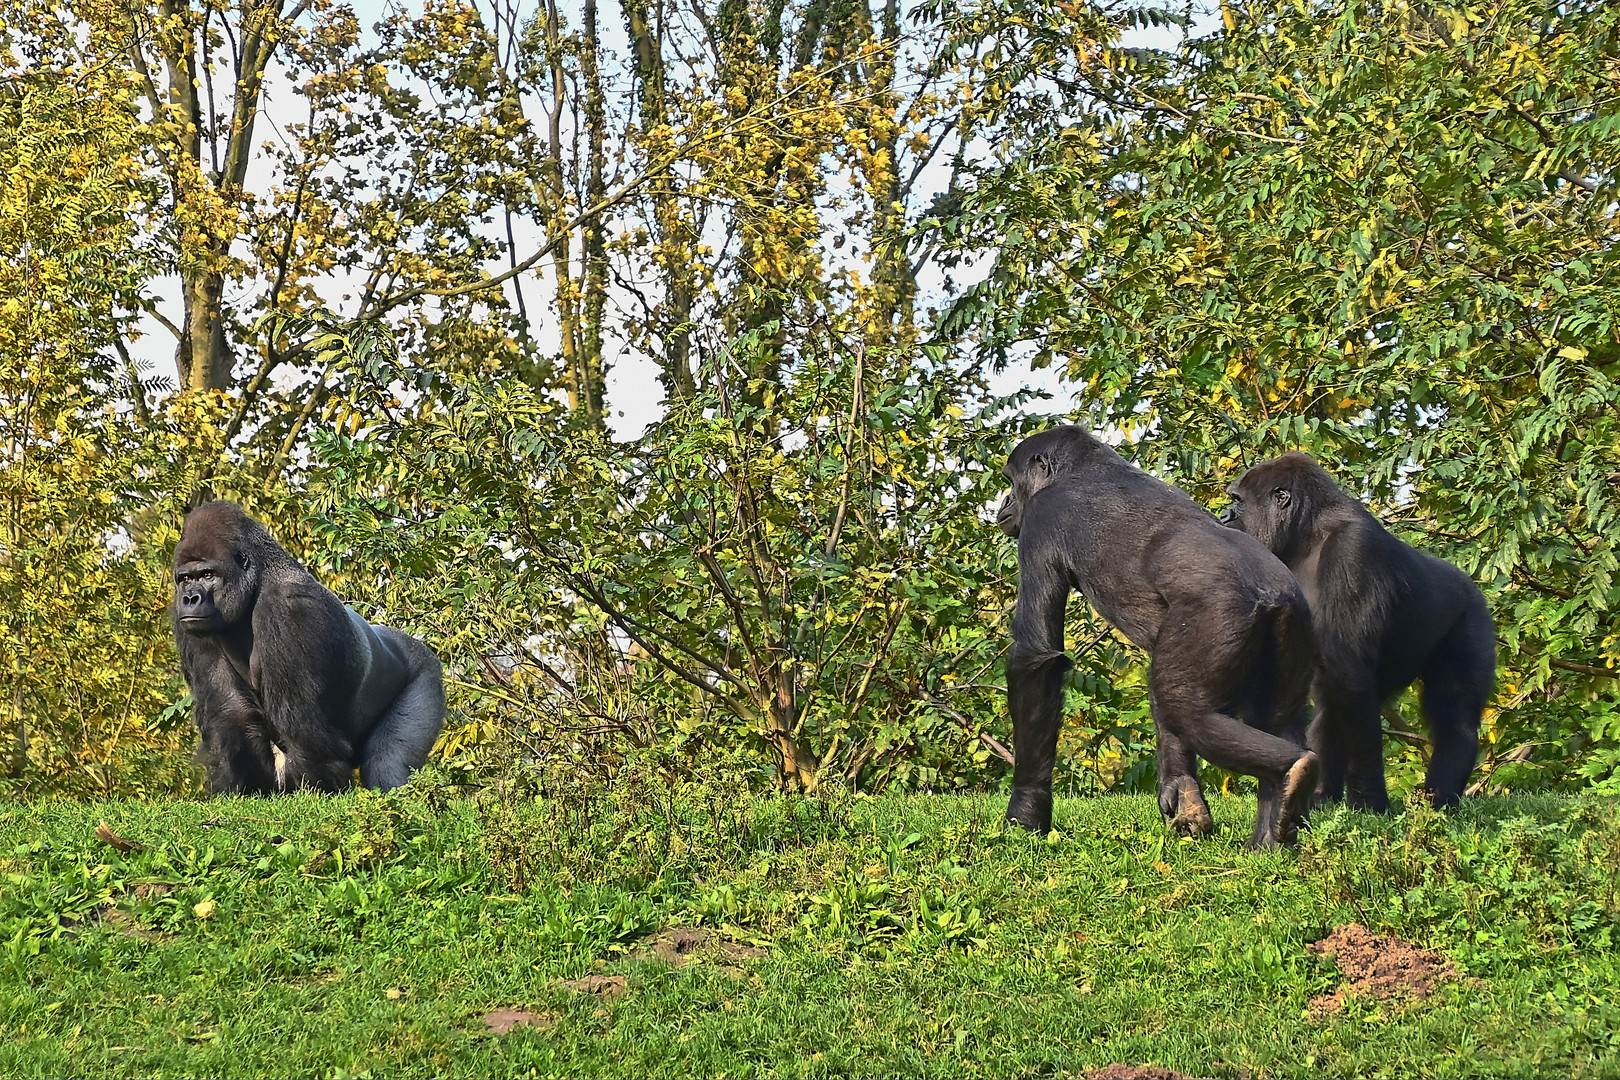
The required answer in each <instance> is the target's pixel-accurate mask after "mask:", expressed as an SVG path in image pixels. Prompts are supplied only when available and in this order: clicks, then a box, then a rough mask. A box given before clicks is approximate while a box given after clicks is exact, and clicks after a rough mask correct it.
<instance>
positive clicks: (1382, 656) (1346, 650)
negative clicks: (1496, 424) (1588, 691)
mask: <svg viewBox="0 0 1620 1080" xmlns="http://www.w3.org/2000/svg"><path fill="white" fill-rule="evenodd" d="M1227 492H1228V493H1229V494H1230V495H1231V496H1232V506H1231V509H1230V510H1228V511H1227V517H1226V520H1227V522H1228V524H1231V525H1232V526H1234V527H1235V528H1239V529H1242V530H1243V531H1244V532H1246V533H1248V534H1249V535H1250V536H1253V537H1255V538H1256V539H1258V540H1259V541H1260V542H1261V543H1263V544H1265V545H1266V546H1267V547H1269V548H1270V549H1271V550H1272V551H1274V552H1276V553H1277V556H1278V557H1279V558H1281V559H1282V561H1283V562H1285V563H1287V564H1288V567H1289V569H1291V570H1293V572H1294V576H1295V577H1297V578H1299V583H1300V585H1301V586H1303V587H1304V589H1305V595H1306V597H1307V598H1308V599H1309V600H1310V603H1311V618H1312V622H1313V623H1314V624H1315V627H1316V636H1317V640H1318V642H1319V643H1320V645H1321V651H1322V666H1321V669H1320V671H1319V673H1318V675H1317V679H1316V688H1315V697H1316V706H1317V716H1316V719H1315V720H1314V721H1312V723H1311V727H1310V733H1309V736H1308V742H1309V745H1310V747H1311V749H1312V750H1314V751H1316V753H1317V755H1318V756H1319V757H1320V758H1321V759H1322V775H1321V780H1320V786H1319V788H1318V797H1319V798H1321V799H1337V798H1340V797H1341V796H1342V797H1345V799H1346V801H1347V802H1348V803H1349V804H1350V805H1351V806H1354V807H1358V808H1361V809H1367V810H1379V811H1382V810H1385V809H1388V807H1389V795H1388V793H1387V792H1386V791H1385V790H1384V755H1383V725H1382V722H1381V721H1380V720H1379V710H1380V707H1381V706H1382V704H1383V702H1384V701H1385V700H1386V699H1387V698H1389V697H1390V696H1391V695H1392V694H1395V693H1398V692H1399V691H1401V690H1403V689H1405V688H1406V687H1407V686H1410V685H1411V684H1412V683H1413V682H1414V681H1416V680H1418V679H1422V680H1423V713H1424V715H1425V716H1426V717H1427V718H1428V721H1429V738H1430V741H1431V742H1433V744H1434V756H1433V758H1432V760H1431V761H1430V762H1429V776H1428V781H1427V785H1426V786H1427V788H1428V790H1429V792H1430V793H1431V794H1432V795H1433V796H1434V801H1435V804H1436V805H1439V806H1451V805H1454V804H1455V803H1456V802H1457V800H1458V799H1460V798H1461V797H1462V793H1463V788H1464V786H1465V785H1466V784H1467V782H1468V773H1469V771H1470V770H1472V769H1473V767H1474V758H1475V756H1476V755H1477V754H1478V753H1479V718H1480V713H1481V712H1483V711H1484V709H1485V703H1486V702H1487V701H1488V700H1489V699H1490V696H1491V688H1492V686H1493V684H1494V682H1495V678H1496V632H1495V629H1494V628H1493V627H1492V625H1491V615H1490V611H1489V609H1487V608H1486V606H1485V597H1484V596H1483V595H1482V594H1481V593H1480V591H1479V586H1477V585H1475V584H1474V582H1473V580H1472V579H1471V578H1469V576H1468V575H1467V574H1465V573H1463V572H1462V571H1461V570H1459V569H1457V568H1456V567H1455V566H1452V565H1451V564H1450V563H1448V562H1442V561H1441V560H1439V559H1436V558H1435V557H1433V556H1432V555H1425V554H1423V553H1422V552H1421V551H1417V550H1416V549H1414V548H1411V547H1409V546H1407V545H1406V544H1403V543H1402V542H1401V541H1399V540H1397V539H1396V538H1395V537H1393V536H1391V535H1390V534H1389V533H1388V532H1386V531H1385V530H1384V527H1383V526H1382V525H1380V524H1379V523H1378V520H1377V519H1376V518H1374V517H1373V516H1372V515H1371V514H1370V513H1368V512H1367V510H1366V508H1365V507H1363V506H1362V505H1361V504H1360V503H1358V502H1357V501H1356V500H1354V499H1352V498H1351V497H1350V496H1348V495H1346V494H1345V493H1344V492H1343V491H1340V490H1339V487H1338V485H1336V484H1335V483H1334V482H1333V479H1332V478H1331V477H1330V476H1328V474H1327V473H1326V472H1325V471H1324V470H1323V469H1322V467H1321V466H1320V465H1318V464H1317V463H1316V462H1314V461H1312V460H1311V459H1310V458H1309V457H1307V456H1306V455H1304V454H1301V453H1297V452H1295V453H1290V454H1284V455H1283V456H1282V457H1279V458H1275V459H1273V460H1271V461H1264V462H1261V463H1260V464H1259V465H1256V466H1255V467H1254V468H1252V469H1250V470H1249V471H1248V472H1246V473H1244V474H1243V475H1242V476H1241V477H1239V478H1238V479H1237V480H1236V481H1235V482H1234V483H1232V484H1231V485H1230V486H1229V487H1228V488H1227ZM1346 788H1348V791H1346Z"/></svg>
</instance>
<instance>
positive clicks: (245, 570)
mask: <svg viewBox="0 0 1620 1080" xmlns="http://www.w3.org/2000/svg"><path fill="white" fill-rule="evenodd" d="M174 581H175V593H174V608H173V612H172V619H173V623H174V632H175V643H176V645H177V646H178V647H179V650H180V666H181V670H182V671H184V673H185V676H186V683H187V685H189V686H190V687H191V695H192V700H193V715H194V716H195V718H196V723H197V729H198V731H199V733H200V734H201V737H202V747H201V756H202V759H203V762H204V764H205V765H206V767H207V769H208V782H209V787H210V789H211V790H212V791H213V792H214V793H215V794H225V793H242V794H247V793H261V794H267V793H270V792H273V791H293V790H296V789H298V788H304V787H307V788H312V789H314V790H317V791H341V790H342V789H344V788H346V787H348V786H349V782H350V779H351V776H352V773H353V770H354V769H355V768H356V767H358V768H359V769H360V780H361V782H362V783H364V784H365V785H367V786H368V787H377V788H382V789H384V790H387V789H389V788H395V787H398V786H400V785H401V784H403V783H405V781H406V780H408V779H409V778H410V773H411V770H412V769H415V768H417V767H418V766H420V765H421V764H422V763H423V762H424V761H426V760H427V756H428V753H429V751H431V750H432V748H433V742H434V740H435V739H437V738H438V735H439V729H440V728H441V727H442V726H443V724H444V667H443V665H442V664H441V663H440V662H439V658H438V657H437V656H436V655H434V653H433V652H432V650H430V649H429V648H428V647H427V646H426V645H424V644H422V643H421V642H420V641H418V640H416V639H415V638H413V637H411V636H410V635H408V634H402V633H400V632H399V631H397V630H391V629H389V628H388V627H385V626H374V625H372V624H371V623H368V622H367V621H366V620H365V619H363V618H361V617H360V616H359V615H357V614H355V612H354V611H352V610H350V609H349V608H347V607H345V606H344V605H343V603H342V601H340V600H339V599H338V598H337V597H336V596H334V595H332V593H331V592H330V591H328V590H327V589H326V588H325V587H324V586H322V585H321V584H320V582H318V581H316V580H315V579H314V578H313V577H312V576H310V574H309V572H308V571H307V570H305V569H304V568H303V567H302V566H300V565H299V564H298V563H297V561H296V560H294V559H293V558H292V556H290V555H288V554H287V552H286V551H284V550H283V549H282V547H281V545H280V544H278V543H276V541H275V539H274V538H273V537H272V536H271V535H270V533H269V531H268V530H266V529H265V527H264V526H263V525H261V524H259V523H258V522H257V521H254V520H253V519H252V518H250V517H248V516H247V515H246V514H244V513H243V512H242V508H241V507H239V506H237V505H236V504H235V503H232V502H224V501H219V502H210V503H205V504H203V505H202V506H199V507H198V508H197V509H196V510H193V511H192V512H191V514H190V515H189V516H188V517H187V518H186V525H185V532H184V535H183V536H182V537H181V539H180V546H179V547H178V548H176V549H175V553H174ZM278 750H279V751H280V757H279V760H278V756H277V753H276V751H278Z"/></svg>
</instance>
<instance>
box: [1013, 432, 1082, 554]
mask: <svg viewBox="0 0 1620 1080" xmlns="http://www.w3.org/2000/svg"><path fill="white" fill-rule="evenodd" d="M1100 445H1101V444H1100V443H1098V442H1097V441H1096V439H1095V438H1093V437H1092V436H1091V435H1090V434H1088V433H1087V432H1086V431H1085V429H1084V428H1079V427H1075V426H1074V425H1072V424H1068V425H1064V426H1062V427H1055V428H1052V429H1051V430H1050V431H1043V432H1041V433H1040V434H1039V435H1031V436H1030V437H1029V438H1027V439H1025V440H1024V441H1023V442H1021V443H1019V444H1018V445H1017V446H1016V447H1014V448H1013V452H1012V454H1010V455H1009V456H1008V458H1007V465H1006V467H1005V468H1004V469H1002V470H1001V475H1002V477H1003V478H1005V479H1006V481H1007V483H1008V484H1010V485H1011V486H1012V488H1011V490H1010V491H1008V492H1007V497H1006V498H1004V499H1002V500H1001V507H1000V509H998V510H997V511H996V525H997V526H998V527H999V528H1000V529H1001V531H1002V532H1004V533H1006V534H1007V535H1008V536H1010V537H1012V538H1013V539H1014V540H1016V539H1018V533H1019V531H1020V530H1022V529H1023V527H1024V510H1025V509H1026V508H1027V507H1028V506H1029V501H1030V500H1031V499H1033V498H1034V497H1035V496H1036V495H1037V494H1038V493H1040V492H1042V491H1044V490H1045V489H1047V488H1048V487H1051V486H1052V484H1053V483H1055V482H1056V481H1057V480H1058V479H1060V478H1061V477H1064V476H1067V475H1068V474H1069V473H1070V472H1072V471H1073V470H1074V468H1075V467H1076V466H1077V465H1078V464H1079V463H1080V461H1081V460H1082V459H1084V458H1085V456H1086V454H1087V452H1088V451H1089V450H1092V449H1094V448H1095V447H1097V446H1100Z"/></svg>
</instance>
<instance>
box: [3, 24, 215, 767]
mask: <svg viewBox="0 0 1620 1080" xmlns="http://www.w3.org/2000/svg"><path fill="white" fill-rule="evenodd" d="M17 62H18V58H17V57H16V55H15V54H12V53H9V52H7V53H3V54H0V71H4V72H5V74H4V76H3V77H0V176H3V177H4V178H5V179H4V181H3V184H0V298H3V299H0V612H3V615H0V672H3V675H0V679H3V683H4V685H3V688H0V710H4V713H5V715H6V718H7V723H6V728H7V734H8V735H9V740H8V741H9V743H10V745H9V746H8V748H7V750H6V753H5V757H4V767H3V769H4V774H5V776H6V778H7V779H8V780H9V781H10V784H9V786H10V788H11V790H12V791H13V792H42V791H56V792H75V793H96V794H108V793H112V792H131V791H141V790H171V789H173V788H174V787H176V786H179V787H184V786H185V785H186V783H187V782H188V779H189V775H188V769H187V766H186V762H185V757H184V755H183V753H181V752H180V750H181V747H182V746H183V743H184V739H183V731H182V726H183V723H184V716H183V714H182V713H179V712H178V711H176V710H169V711H167V712H166V711H165V709H164V707H165V705H167V704H168V702H169V701H170V700H171V699H172V697H173V695H174V693H175V683H176V680H175V679H174V678H173V672H172V669H171V668H170V667H169V666H168V665H166V664H164V663H163V654H164V652H165V651H166V649H167V644H166V641H165V639H166V637H167V633H166V631H167V625H166V624H167V620H166V619H165V617H164V606H165V593H164V582H163V574H162V569H161V567H160V566H155V565H153V564H152V563H151V562H150V561H148V560H146V559H144V558H142V557H141V553H140V552H139V551H135V550H131V549H130V548H129V546H128V545H127V544H125V545H123V546H122V547H119V546H118V545H114V544H110V543H109V540H110V539H116V538H117V537H119V536H120V535H121V534H123V530H124V529H125V527H126V526H128V525H129V524H130V522H131V520H132V517H133V515H134V513H135V511H136V510H137V509H138V508H141V507H143V506H144V504H145V503H146V501H147V500H148V499H149V498H151V497H152V494H153V492H152V482H153V480H154V479H156V480H158V481H159V483H161V480H162V479H163V478H164V476H163V469H164V466H163V465H162V464H161V460H162V459H161V456H160V453H156V452H153V451H154V450H159V449H160V448H156V447H153V446H152V445H151V444H149V443H148V442H147V440H146V439H145V438H144V437H143V425H144V423H145V422H146V421H147V420H149V419H150V417H138V416H136V415H135V414H134V412H133V410H132V409H130V408H128V407H126V408H125V409H123V410H118V409H112V408H108V407H107V402H108V401H109V400H115V399H116V398H118V397H120V396H123V395H124V394H133V396H135V397H136V400H140V399H139V396H138V393H135V392H134V391H133V388H134V387H135V386H136V377H135V374H134V372H133V370H132V368H131V366H130V365H129V363H128V361H127V356H126V357H124V358H121V357H120V347H121V340H120V335H122V334H125V333H128V325H127V314H125V315H123V316H122V317H121V316H120V313H121V312H124V313H127V312H128V310H129V307H130V305H131V303H132V301H133V297H134V296H135V295H136V293H137V291H138V290H139V288H140V287H141V285H142V284H143V282H144V281H145V278H146V274H147V272H148V263H147V260H146V258H145V256H144V253H143V252H142V251H141V250H140V248H139V247H138V246H137V243H136V237H137V231H136V223H135V220H134V217H133V210H134V207H135V204H136V203H137V201H138V200H139V198H140V197H141V195H142V190H141V185H142V179H141V173H140V169H139V166H138V163H137V160H136V155H135V128H136V125H135V117H134V114H133V110H132V107H131V96H132V88H131V87H130V86H129V84H128V83H127V82H126V81H125V80H124V79H123V78H122V77H121V75H120V74H119V73H118V72H116V71H109V70H107V69H92V70H89V71H80V70H74V71H49V72H42V71H38V70H27V71H21V72H19V71H18V70H17ZM166 449H169V450H173V449H174V447H173V445H172V444H171V445H170V446H169V447H167V448H166ZM177 456H181V457H183V456H184V455H183V454H180V455H177Z"/></svg>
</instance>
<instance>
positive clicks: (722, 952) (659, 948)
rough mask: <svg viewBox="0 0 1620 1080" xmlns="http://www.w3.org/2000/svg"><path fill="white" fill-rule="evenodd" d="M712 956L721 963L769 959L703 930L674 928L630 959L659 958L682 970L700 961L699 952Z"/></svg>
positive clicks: (762, 950) (748, 947) (658, 936)
mask: <svg viewBox="0 0 1620 1080" xmlns="http://www.w3.org/2000/svg"><path fill="white" fill-rule="evenodd" d="M700 951H701V952H707V953H710V954H713V955H714V957H715V958H716V959H718V960H720V961H721V962H723V963H724V962H729V961H737V960H757V959H759V958H760V957H762V956H765V955H766V952H765V950H764V949H758V948H755V947H754V946H752V945H741V944H738V943H737V942H735V941H727V940H726V939H724V938H722V937H719V936H718V935H716V934H713V933H710V932H709V931H708V930H705V929H704V928H703V927H701V926H675V927H671V928H670V929H668V930H665V931H664V932H663V933H661V934H658V935H656V936H654V937H651V938H648V939H647V940H646V942H645V947H644V948H642V949H640V950H638V951H636V952H635V953H632V954H631V959H634V960H646V959H649V958H656V959H658V960H662V961H664V962H665V963H666V964H673V965H675V966H676V967H680V966H681V965H682V964H689V963H691V962H692V961H694V960H696V959H698V953H699V952H700Z"/></svg>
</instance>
